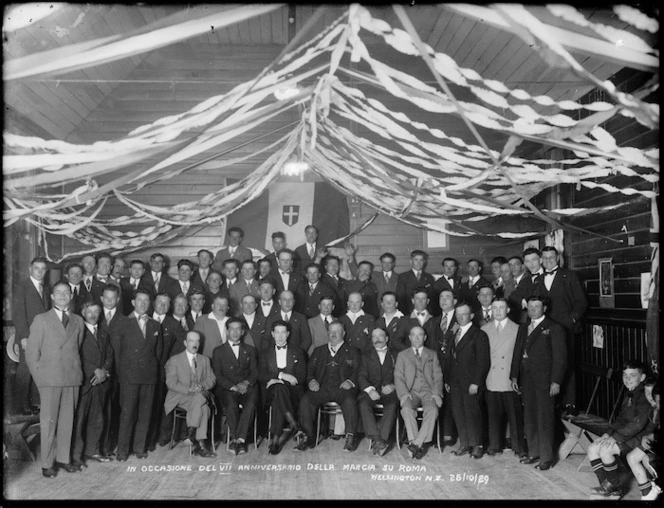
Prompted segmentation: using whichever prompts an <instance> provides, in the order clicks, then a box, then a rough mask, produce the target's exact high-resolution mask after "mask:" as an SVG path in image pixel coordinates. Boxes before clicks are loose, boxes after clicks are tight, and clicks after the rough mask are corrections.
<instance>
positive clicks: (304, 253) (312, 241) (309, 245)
mask: <svg viewBox="0 0 664 508" xmlns="http://www.w3.org/2000/svg"><path fill="white" fill-rule="evenodd" d="M304 236H305V237H306V241H305V242H304V243H303V244H302V245H300V246H299V247H297V248H296V249H295V256H294V257H293V262H294V266H293V270H294V271H295V272H297V273H302V274H304V269H305V267H306V266H307V265H308V264H309V263H319V262H320V260H321V258H322V257H323V256H324V255H325V247H323V248H320V249H319V248H318V244H317V241H318V228H317V227H316V226H312V225H308V226H307V227H306V228H304ZM319 251H320V252H319Z"/></svg>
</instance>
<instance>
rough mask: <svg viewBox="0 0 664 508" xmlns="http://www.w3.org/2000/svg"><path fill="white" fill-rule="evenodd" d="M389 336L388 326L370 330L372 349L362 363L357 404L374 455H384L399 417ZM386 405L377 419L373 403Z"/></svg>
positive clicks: (363, 356)
mask: <svg viewBox="0 0 664 508" xmlns="http://www.w3.org/2000/svg"><path fill="white" fill-rule="evenodd" d="M388 341H389V338H388V336H387V333H386V332H385V330H383V329H381V328H374V329H373V331H372V332H371V342H372V344H373V348H372V349H371V351H369V352H366V353H363V354H362V357H361V363H360V371H359V374H358V378H359V382H360V383H359V389H360V395H359V396H358V398H357V406H358V410H359V412H360V416H361V417H362V424H363V426H364V432H365V434H366V435H367V437H368V438H369V439H372V440H373V443H372V446H371V450H372V451H373V454H374V455H380V456H381V457H382V456H383V455H385V452H386V451H387V449H388V448H389V445H388V443H387V440H388V439H389V437H390V433H391V432H392V427H393V426H394V422H395V421H396V418H397V409H398V408H399V399H398V398H397V392H396V388H395V386H394V355H393V353H392V351H390V350H389V349H388V347H387V343H388ZM376 404H381V405H382V406H383V416H382V417H381V418H380V419H379V420H378V421H376V416H375V415H374V406H375V405H376Z"/></svg>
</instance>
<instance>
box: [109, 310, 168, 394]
mask: <svg viewBox="0 0 664 508" xmlns="http://www.w3.org/2000/svg"><path fill="white" fill-rule="evenodd" d="M116 315H117V314H116ZM116 333H117V334H118V335H116V336H115V337H111V344H112V346H113V349H114V351H115V355H116V357H117V359H118V361H117V367H118V368H117V371H118V380H119V381H120V383H122V384H140V385H153V384H157V382H158V379H159V366H160V363H159V361H160V359H161V355H162V352H163V347H164V343H163V339H162V336H161V325H160V324H159V323H158V322H157V321H155V320H154V319H152V318H150V317H148V320H147V323H146V324H145V337H143V333H142V332H141V327H140V326H139V324H138V320H137V319H136V315H135V314H132V315H130V316H127V318H126V321H125V322H124V326H123V327H122V328H120V329H118V330H117V332H116ZM116 345H117V350H116Z"/></svg>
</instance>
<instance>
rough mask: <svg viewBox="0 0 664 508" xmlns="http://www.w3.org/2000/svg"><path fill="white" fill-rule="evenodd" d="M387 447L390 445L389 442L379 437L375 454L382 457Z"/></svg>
mask: <svg viewBox="0 0 664 508" xmlns="http://www.w3.org/2000/svg"><path fill="white" fill-rule="evenodd" d="M389 447H390V445H389V443H388V442H387V441H383V440H382V439H381V440H380V441H379V442H378V444H377V445H376V455H378V456H380V457H382V456H383V455H385V452H387V449H388V448H389Z"/></svg>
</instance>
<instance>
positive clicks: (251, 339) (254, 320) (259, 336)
mask: <svg viewBox="0 0 664 508" xmlns="http://www.w3.org/2000/svg"><path fill="white" fill-rule="evenodd" d="M240 307H241V308H242V312H241V313H240V316H239V317H241V318H242V319H244V322H245V323H246V330H247V333H246V334H245V336H244V341H245V342H246V343H247V344H249V345H251V346H254V347H255V348H256V354H257V355H258V357H259V358H260V355H261V353H262V351H263V346H264V345H265V344H264V343H263V336H264V335H265V322H266V319H265V318H264V317H263V316H262V315H260V314H258V313H257V312H256V307H257V304H256V297H255V296H254V295H244V296H243V297H242V301H241V302H240Z"/></svg>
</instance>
